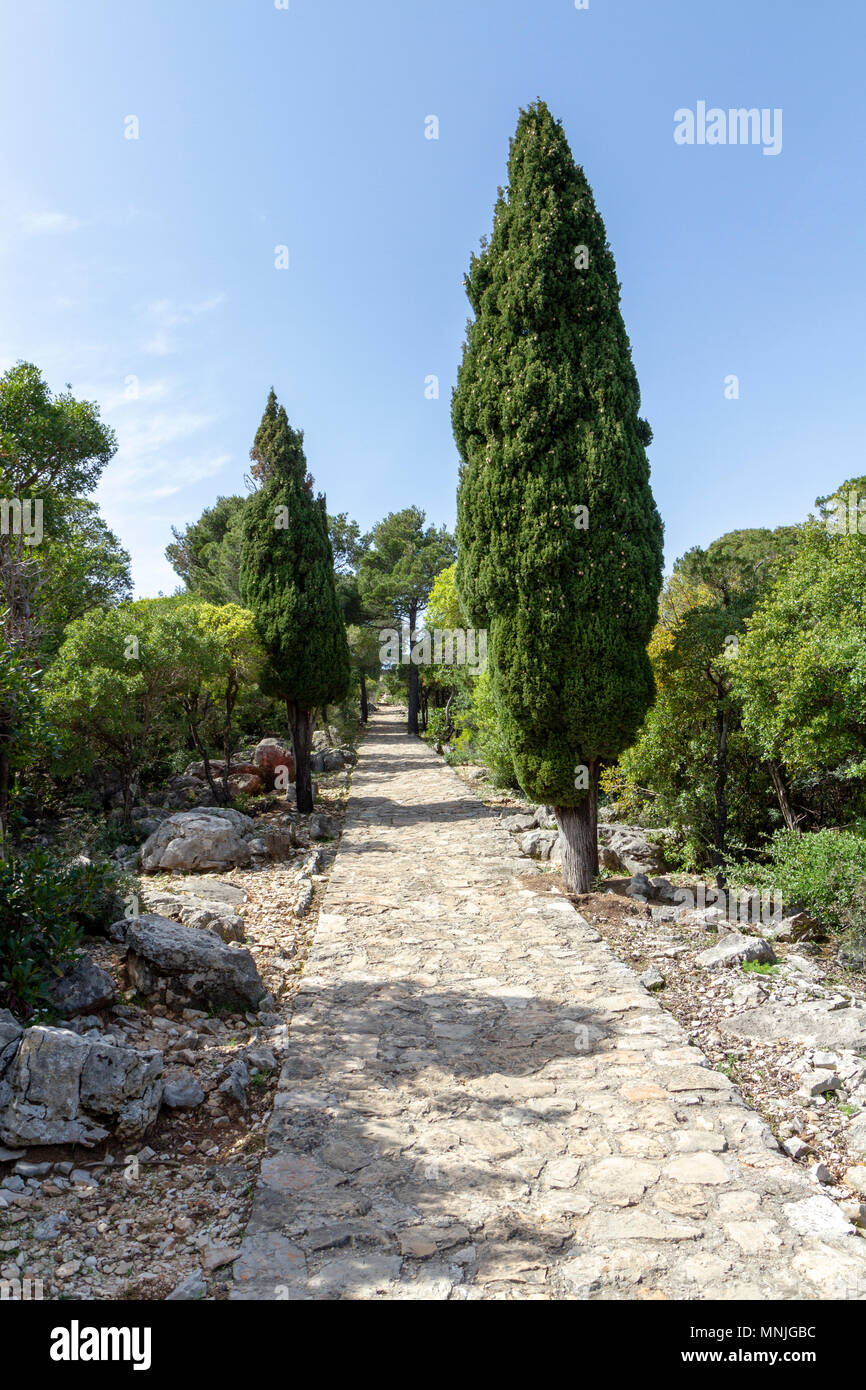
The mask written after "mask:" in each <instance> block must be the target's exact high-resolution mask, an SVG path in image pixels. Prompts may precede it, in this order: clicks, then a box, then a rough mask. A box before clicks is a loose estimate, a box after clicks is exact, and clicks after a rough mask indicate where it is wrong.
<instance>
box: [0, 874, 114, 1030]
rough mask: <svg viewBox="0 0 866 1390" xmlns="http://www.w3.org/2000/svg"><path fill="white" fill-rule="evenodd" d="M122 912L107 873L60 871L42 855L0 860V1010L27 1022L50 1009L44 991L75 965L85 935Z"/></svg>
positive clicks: (110, 878) (46, 992)
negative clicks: (7, 1009) (78, 947)
mask: <svg viewBox="0 0 866 1390" xmlns="http://www.w3.org/2000/svg"><path fill="white" fill-rule="evenodd" d="M121 911H122V908H121V907H120V905H119V903H118V898H117V887H116V884H115V881H114V878H113V875H112V874H111V871H110V870H108V869H107V868H102V867H99V866H97V865H71V866H68V867H66V868H62V867H58V866H57V864H56V862H52V860H51V859H50V858H49V856H48V855H47V854H46V853H45V852H44V851H42V850H37V851H35V852H33V853H32V854H30V855H29V856H28V857H27V858H17V859H9V860H0V1007H2V1008H9V1009H11V1010H12V1011H13V1013H15V1014H17V1015H19V1017H22V1018H25V1017H27V1016H29V1015H30V1014H31V1013H33V1012H34V1010H36V1009H39V1008H45V1007H47V1006H48V1002H49V1001H48V986H49V985H50V983H51V980H52V979H54V978H56V977H57V976H58V975H59V974H61V973H62V970H63V967H64V966H65V965H67V964H68V963H69V961H70V960H72V959H73V957H74V955H75V948H76V946H77V945H78V942H79V940H80V938H81V934H82V931H83V930H94V929H97V928H98V927H101V926H103V925H105V923H106V922H107V921H109V920H115V919H116V918H117V917H118V916H120V913H121Z"/></svg>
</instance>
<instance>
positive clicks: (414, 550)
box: [358, 507, 455, 734]
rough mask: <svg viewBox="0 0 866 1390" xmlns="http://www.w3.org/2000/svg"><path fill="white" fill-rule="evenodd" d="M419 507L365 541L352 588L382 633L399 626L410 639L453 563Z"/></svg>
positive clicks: (412, 699)
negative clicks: (439, 577)
mask: <svg viewBox="0 0 866 1390" xmlns="http://www.w3.org/2000/svg"><path fill="white" fill-rule="evenodd" d="M425 522H426V517H425V515H424V512H423V511H421V509H420V507H405V508H404V509H403V510H402V511H400V512H390V513H389V514H388V516H386V517H385V518H384V520H383V521H380V522H379V524H378V525H377V526H374V528H373V530H372V531H371V532H370V535H369V536H368V537H367V538H366V541H367V548H366V549H365V550H364V553H363V554H362V555H361V557H360V562H359V565H358V587H359V589H360V593H361V598H362V601H363V603H364V606H365V609H366V610H367V612H368V613H371V614H376V615H378V620H379V623H380V625H381V627H382V628H391V629H392V630H396V631H399V630H401V628H402V625H403V624H404V623H405V624H406V625H407V627H408V632H409V635H410V639H412V638H414V634H415V632H416V625H417V623H418V619H419V617H420V615H421V613H422V612H423V610H424V608H425V606H426V604H427V602H428V599H429V597H430V593H431V590H432V588H433V584H434V581H435V579H436V576H437V575H438V574H439V573H440V571H441V570H443V569H445V568H446V566H448V565H449V564H451V563H452V562H453V560H454V553H455V550H454V539H453V537H452V536H450V535H449V534H448V531H447V530H446V529H445V527H444V526H441V527H439V528H437V527H435V526H427V525H426V524H425ZM406 674H407V679H408V686H409V721H408V723H409V732H410V733H411V734H417V733H418V709H419V684H420V682H419V674H418V665H417V663H415V662H409V663H407V672H406Z"/></svg>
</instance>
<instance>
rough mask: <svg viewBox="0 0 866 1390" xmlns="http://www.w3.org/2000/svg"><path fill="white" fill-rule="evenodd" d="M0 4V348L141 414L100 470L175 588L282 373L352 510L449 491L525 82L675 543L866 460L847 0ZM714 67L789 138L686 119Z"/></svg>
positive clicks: (728, 91)
mask: <svg viewBox="0 0 866 1390" xmlns="http://www.w3.org/2000/svg"><path fill="white" fill-rule="evenodd" d="M0 14H2V21H0V118H2V129H3V132H4V134H3V139H2V141H0V181H2V188H3V197H2V207H0V275H2V286H3V292H2V296H0V368H5V367H6V366H8V365H11V363H12V362H14V361H15V360H17V359H18V358H22V357H23V358H26V359H29V360H32V361H35V362H36V363H37V364H38V365H39V366H40V367H41V368H42V370H43V372H44V373H45V375H46V377H47V378H48V381H49V383H50V384H51V386H52V387H53V388H55V389H60V388H61V387H62V386H63V385H64V383H66V382H69V383H71V385H72V387H73V390H74V391H75V393H76V394H78V395H82V396H86V397H87V398H89V399H94V400H96V401H98V402H99V403H100V405H101V407H102V412H103V415H104V418H106V419H107V420H108V421H109V422H110V423H111V424H112V425H113V426H114V428H115V429H116V431H117V434H118V439H119V445H120V447H119V450H118V453H117V455H116V458H115V459H114V461H113V462H112V464H111V465H110V466H109V468H108V470H107V471H106V473H105V475H104V479H103V482H102V484H101V486H100V489H99V492H98V494H97V497H98V500H99V502H100V504H101V506H102V509H103V511H104V514H105V516H106V518H107V519H108V521H109V523H110V524H111V525H112V526H113V527H114V528H115V530H116V531H117V532H118V534H119V535H120V537H121V539H122V541H123V542H124V544H125V545H126V546H127V547H128V548H129V549H130V550H131V552H132V555H133V568H134V575H135V579H136V583H137V587H138V591H139V593H142V594H153V593H156V592H157V590H159V589H162V590H164V591H166V592H171V590H172V589H173V588H174V585H175V582H176V581H175V576H174V574H173V572H172V571H171V569H170V568H169V566H168V565H167V563H166V562H165V560H164V559H163V550H164V548H165V545H166V544H167V542H168V541H169V540H170V539H171V535H170V527H171V525H172V523H174V524H179V525H182V524H184V523H185V522H187V521H190V520H193V519H194V518H195V517H197V516H198V515H199V514H200V512H201V510H202V508H203V507H204V506H206V505H208V504H209V503H210V502H212V501H213V500H214V499H215V498H216V497H217V496H218V495H220V494H226V493H231V492H243V491H244V485H243V476H244V473H245V472H246V471H247V468H248V466H249V460H248V453H249V447H250V444H251V441H252V437H253V435H254V433H255V429H256V426H257V424H258V421H259V419H260V417H261V413H262V410H263V408H264V404H265V399H266V396H267V391H268V388H269V387H270V386H271V385H272V384H273V385H274V386H275V387H276V390H277V392H278V395H279V396H280V398H281V400H282V401H283V402H284V404H285V405H286V408H287V410H288V412H289V417H290V419H291V420H292V422H293V423H294V424H296V425H298V426H300V427H301V428H303V429H304V431H305V436H306V448H307V455H308V459H309V463H310V468H311V470H312V472H313V474H314V477H315V479H316V483H317V485H318V487H319V488H320V489H322V490H323V491H325V492H326V493H327V497H328V507H329V510H330V511H348V512H349V514H350V515H351V516H354V517H356V518H357V520H358V521H359V522H361V524H362V525H363V526H365V527H366V526H369V525H371V524H372V523H373V522H375V521H376V520H377V519H378V518H379V517H381V516H382V515H384V514H385V513H386V512H388V511H391V510H395V509H397V508H400V507H404V506H407V505H409V504H410V503H417V504H419V505H420V506H422V507H424V508H425V509H426V511H427V513H428V516H429V518H430V520H431V521H434V522H436V523H439V522H443V521H444V522H446V523H448V524H449V525H451V524H453V522H454V519H455V486H456V479H457V456H456V451H455V448H454V444H453V440H452V437H451V429H450V395H451V387H452V385H453V383H454V380H455V376H456V371H457V367H458V364H459V360H460V353H461V348H462V341H463V333H464V326H465V322H466V317H467V314H468V305H467V302H466V299H465V296H464V292H463V274H464V271H465V269H466V267H467V265H468V260H469V256H470V253H471V252H472V251H473V250H474V249H476V248H477V245H478V241H479V238H480V237H481V235H482V234H484V233H487V232H489V230H490V227H491V223H492V212H493V203H494V199H495V196H496V189H497V186H498V185H499V184H500V183H502V182H504V180H505V165H506V158H507V152H508V141H509V138H510V136H511V135H512V133H513V130H514V127H515V124H516V120H517V114H518V109H519V107H520V106H521V105H525V104H528V103H529V102H530V101H532V100H533V99H534V98H535V97H537V96H542V97H544V99H545V100H546V101H547V102H548V104H549V105H550V107H551V109H552V110H553V112H554V114H555V115H557V116H558V117H559V118H560V119H561V120H562V121H563V122H564V125H565V129H566V133H567V135H568V137H569V140H570V142H571V146H572V150H573V152H574V155H575V158H576V159H577V160H578V162H580V163H582V164H583V165H584V167H585V169H586V172H587V175H588V177H589V179H590V182H591V184H592V186H593V189H594V192H595V196H596V201H597V203H598V206H599V209H600V211H601V213H602V216H603V217H604V219H605V222H606V225H607V229H608V235H609V239H610V242H611V246H612V248H613V251H614V255H615V257H616V260H617V267H618V272H619V277H620V280H621V282H622V286H623V294H622V303H623V312H624V315H625V321H626V326H627V328H628V331H629V334H630V337H631V341H632V346H633V351H634V358H635V364H636V367H637V371H638V376H639V379H640V382H641V388H642V393H643V412H644V414H645V415H646V416H647V417H648V419H649V420H650V422H651V424H652V426H653V429H654V432H655V442H654V444H653V446H652V449H651V451H650V459H651V463H652V469H653V487H654V491H655V495H656V498H657V501H658V504H659V507H660V510H661V513H662V516H663V518H664V520H665V523H666V536H667V554H668V561H669V562H670V561H672V560H673V559H674V558H675V557H676V556H677V555H678V554H680V553H682V551H683V550H685V549H687V548H688V547H689V546H690V545H693V544H698V543H703V544H706V543H708V542H709V541H710V540H712V539H713V538H714V537H715V536H717V535H720V534H721V533H722V532H724V531H726V530H730V529H732V528H733V527H738V526H743V525H766V526H774V525H779V524H782V523H786V522H791V521H795V520H798V519H799V518H801V517H802V516H803V515H805V513H806V512H807V511H808V509H809V507H810V506H811V504H812V502H813V500H814V498H815V496H816V495H818V494H819V493H823V492H826V491H828V490H830V489H831V488H832V487H833V486H834V485H835V484H836V483H838V482H839V481H841V480H842V479H843V478H846V477H849V476H851V475H854V474H862V473H863V471H864V465H863V446H862V437H863V423H862V413H863V404H862V401H863V391H862V387H863V374H864V334H863V324H864V321H866V312H864V309H866V306H864V283H866V277H864V273H863V255H864V242H863V227H864V223H866V215H864V214H866V207H864V203H866V196H864V180H863V153H862V152H863V147H864V137H866V130H864V102H863V97H862V90H863V87H862V55H863V51H864V47H866V18H864V16H866V7H864V6H863V5H862V3H860V0H836V3H834V4H833V5H832V6H830V5H822V4H819V3H814V4H813V3H809V0H727V3H726V4H724V5H712V4H706V3H696V0H589V8H588V9H587V10H577V9H576V8H575V5H574V0H435V3H433V0H430V2H429V3H427V0H363V3H361V0H289V8H288V9H277V8H276V6H275V4H274V0H149V3H147V4H136V5H133V4H121V3H118V0H75V3H74V4H69V3H68V0H27V4H26V5H20V4H17V3H14V2H13V0H4V2H3V4H2V7H0ZM702 100H704V101H706V102H707V103H708V104H709V106H718V107H721V108H723V109H728V108H730V107H740V106H745V107H758V108H770V109H776V108H781V110H782V112H783V127H782V129H783V145H782V150H781V153H780V154H779V155H777V156H766V155H764V154H763V151H762V149H761V148H760V147H755V146H751V145H749V146H740V145H736V146H733V145H728V146H724V147H720V146H716V147H711V146H708V145H703V146H698V145H694V146H679V145H677V144H676V143H675V141H674V138H673V135H674V113H675V111H676V110H678V109H680V108H691V109H695V108H696V106H697V103H698V102H699V101H702ZM430 115H435V116H437V117H438V120H439V139H438V140H428V139H426V138H425V119H426V118H427V117H428V116H430ZM129 116H135V117H137V118H138V123H139V138H138V139H137V140H133V139H127V138H125V133H124V132H125V129H126V120H127V117H129ZM277 246H286V247H288V253H289V268H288V269H287V270H278V269H277V268H276V267H275V247H277ZM433 374H435V375H437V376H438V377H439V380H440V396H439V399H438V400H429V399H426V397H425V379H426V378H427V377H428V376H430V375H433ZM731 374H735V375H737V376H738V377H739V382H740V387H739V389H740V396H739V399H738V400H729V399H726V398H725V378H726V377H727V376H729V375H731ZM129 378H135V381H134V382H130V381H129ZM136 388H137V396H135V395H134V392H135V390H136Z"/></svg>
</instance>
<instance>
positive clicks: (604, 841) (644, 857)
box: [598, 823, 665, 875]
mask: <svg viewBox="0 0 866 1390" xmlns="http://www.w3.org/2000/svg"><path fill="white" fill-rule="evenodd" d="M661 833H662V832H660V831H648V830H642V829H641V828H640V826H636V825H605V824H603V823H602V824H600V825H599V827H598V843H599V851H600V853H599V859H600V861H601V863H602V865H603V867H604V868H606V869H614V870H622V871H624V872H625V873H628V874H641V873H643V874H647V875H652V874H660V873H662V872H663V871H664V868H665V858H664V852H663V850H662V848H661V846H660V845H658V844H656V843H655V841H654V840H653V839H651V838H650V836H651V835H659V834H661Z"/></svg>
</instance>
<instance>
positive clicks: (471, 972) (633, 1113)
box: [232, 711, 866, 1299]
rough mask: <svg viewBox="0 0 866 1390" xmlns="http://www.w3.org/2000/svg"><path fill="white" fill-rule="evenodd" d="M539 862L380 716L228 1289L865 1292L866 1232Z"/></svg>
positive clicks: (359, 774) (294, 1293)
mask: <svg viewBox="0 0 866 1390" xmlns="http://www.w3.org/2000/svg"><path fill="white" fill-rule="evenodd" d="M528 871H529V866H528V864H527V861H526V860H524V859H520V858H517V857H516V856H515V852H514V844H513V841H512V840H511V837H510V836H509V835H508V833H507V832H506V831H505V830H503V829H502V828H501V827H500V825H499V824H498V821H497V818H496V816H495V814H494V813H492V812H490V811H489V810H488V809H486V808H485V807H484V806H482V805H481V804H480V802H478V801H477V800H476V799H475V797H473V796H472V794H471V793H470V792H469V791H467V790H466V788H465V787H464V785H463V783H462V782H461V781H460V779H459V778H458V777H457V776H456V774H455V773H454V772H452V770H451V769H450V768H448V767H447V766H445V765H444V764H443V763H442V762H441V760H440V759H439V758H437V757H436V755H435V754H434V753H433V752H431V750H430V749H429V748H428V747H427V746H426V745H425V744H424V743H422V742H420V741H419V740H418V739H413V738H410V737H408V735H407V734H406V733H405V732H404V721H403V719H402V718H401V717H400V716H399V715H398V713H397V712H395V711H387V712H380V713H379V714H378V715H377V716H375V718H374V719H373V720H372V721H371V724H370V729H369V734H368V736H367V739H366V741H365V742H364V744H363V746H362V749H361V754H360V758H359V762H358V766H357V768H356V770H355V774H354V777H353V782H352V792H351V798H350V802H349V810H348V816H347V821H346V828H345V832H344V835H343V839H342V842H341V846H340V850H339V853H338V855H337V860H336V863H335V865H334V869H333V871H332V875H331V880H330V884H329V887H328V892H327V896H326V899H325V902H324V904H323V908H322V913H321V916H320V918H319V926H318V932H317V936H316V940H315V943H314V946H313V948H312V950H311V953H310V957H309V961H308V963H307V967H306V971H305V975H304V980H303V984H302V986H301V989H300V992H299V994H298V996H297V1000H296V1005H295V1012H294V1017H293V1021H292V1024H291V1030H290V1043H289V1051H288V1055H287V1060H286V1063H285V1066H284V1069H283V1073H282V1077H281V1080H280V1089H279V1093H278V1098H277V1101H276V1105H275V1109H274V1113H273V1116H272V1119H271V1123H270V1128H269V1132H268V1137H267V1152H266V1155H265V1157H264V1159H263V1162H262V1168H261V1177H260V1180H259V1185H258V1189H257V1192H256V1197H255V1202H254V1207H253V1212H252V1216H251V1220H250V1222H249V1225H248V1227H247V1232H246V1236H245V1239H244V1242H243V1248H242V1252H241V1256H240V1258H239V1259H238V1261H237V1262H236V1264H235V1284H234V1289H233V1293H232V1297H233V1298H236V1299H333V1298H349V1299H358V1298H387V1299H403V1298H409V1299H412V1298H414V1299H418V1298H420V1299H447V1298H452V1299H499V1298H519V1299H525V1298H547V1299H550V1298H581V1299H586V1298H601V1299H611V1298H624V1299H629V1298H672V1299H710V1298H723V1299H746V1298H755V1299H799V1298H818V1299H821V1298H862V1297H864V1296H866V1241H864V1240H862V1239H861V1238H860V1237H859V1236H858V1235H856V1234H855V1232H854V1228H853V1227H852V1226H851V1225H850V1224H849V1223H848V1222H847V1221H846V1220H845V1218H844V1217H843V1215H842V1214H841V1212H839V1210H838V1208H837V1207H836V1206H835V1205H834V1203H833V1202H831V1201H830V1199H829V1198H827V1197H825V1196H822V1195H821V1194H820V1192H819V1190H818V1188H817V1187H816V1186H815V1185H814V1184H813V1183H812V1182H811V1181H810V1179H809V1178H808V1177H807V1175H806V1174H805V1173H804V1172H803V1171H802V1170H801V1169H798V1168H797V1167H796V1166H795V1165H794V1164H793V1163H792V1162H791V1160H789V1159H788V1158H787V1157H786V1156H785V1155H784V1154H783V1153H782V1152H781V1151H780V1150H779V1148H778V1146H777V1144H776V1142H775V1140H774V1138H773V1136H772V1134H771V1133H770V1131H769V1129H768V1128H767V1126H766V1125H765V1124H764V1122H763V1121H762V1120H761V1119H760V1118H759V1117H758V1116H757V1115H756V1114H755V1113H754V1111H752V1110H751V1109H749V1107H748V1106H747V1105H746V1103H745V1101H744V1100H743V1098H742V1097H741V1096H740V1094H739V1093H738V1091H737V1090H736V1088H735V1087H734V1086H733V1085H732V1083H731V1082H730V1081H729V1080H728V1078H727V1077H726V1076H724V1075H723V1074H721V1073H720V1072H718V1071H714V1070H712V1069H711V1068H710V1067H709V1066H708V1065H707V1062H706V1059H705V1057H704V1056H703V1054H702V1053H701V1052H700V1051H699V1050H698V1049H697V1048H695V1047H692V1046H689V1045H688V1042H687V1040H686V1038H685V1035H684V1034H683V1032H682V1029H681V1028H680V1026H679V1025H678V1024H677V1023H676V1022H675V1020H674V1019H673V1018H672V1017H671V1015H670V1014H669V1013H667V1011H666V1010H665V1009H664V1008H663V1007H662V1005H661V1004H660V1003H659V1002H658V1000H657V999H656V998H655V997H654V996H652V995H650V994H649V993H648V992H647V991H646V990H645V989H644V988H643V986H642V985H641V984H640V983H639V981H638V980H637V977H636V976H635V974H634V973H633V972H632V971H631V970H630V969H629V968H628V967H627V966H626V965H624V964H623V963H622V962H621V961H620V960H619V959H618V958H617V957H616V956H615V955H614V954H613V953H612V951H611V950H610V949H609V948H608V947H607V946H606V945H605V944H604V942H603V941H602V940H601V939H600V937H599V936H598V934H597V932H596V931H595V930H594V929H593V928H592V927H590V926H589V925H588V923H587V922H585V921H584V919H583V918H582V917H581V916H580V915H579V914H578V913H577V911H576V910H575V909H574V908H573V907H572V905H571V904H570V903H569V902H568V901H567V900H566V899H565V898H564V897H562V896H560V895H557V894H551V893H549V892H545V891H542V888H543V883H542V881H541V880H540V881H539V891H534V890H533V889H532V888H530V887H528V886H527V879H526V874H527V872H528Z"/></svg>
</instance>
